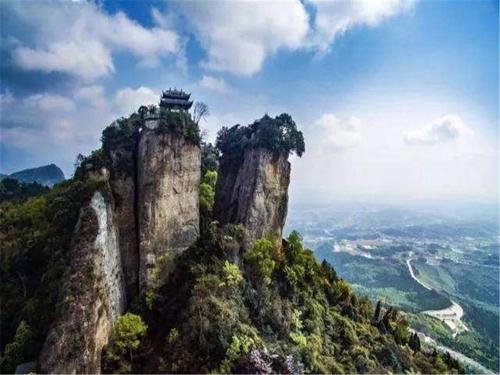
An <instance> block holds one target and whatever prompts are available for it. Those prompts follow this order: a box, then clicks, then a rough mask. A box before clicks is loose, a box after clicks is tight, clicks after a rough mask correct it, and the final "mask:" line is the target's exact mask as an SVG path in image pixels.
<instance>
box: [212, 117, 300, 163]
mask: <svg viewBox="0 0 500 375" xmlns="http://www.w3.org/2000/svg"><path fill="white" fill-rule="evenodd" d="M216 146H217V148H218V149H219V150H220V151H221V152H222V153H223V154H224V153H227V152H229V153H231V154H234V155H238V154H241V153H242V152H244V150H246V149H247V148H259V147H262V148H266V149H268V150H271V151H273V152H284V153H286V154H288V153H290V152H292V153H296V154H297V155H298V156H302V154H303V153H304V150H305V145H304V137H303V135H302V132H301V131H299V130H297V125H296V124H295V122H294V121H293V119H292V117H291V116H290V115H288V114H286V113H283V114H281V115H279V116H276V117H275V118H274V119H273V118H271V117H269V116H268V115H265V116H264V117H262V118H261V119H260V120H257V121H255V122H254V123H253V124H250V125H248V126H240V125H234V126H233V127H231V128H227V127H223V128H222V129H221V130H220V131H219V132H218V134H217V141H216Z"/></svg>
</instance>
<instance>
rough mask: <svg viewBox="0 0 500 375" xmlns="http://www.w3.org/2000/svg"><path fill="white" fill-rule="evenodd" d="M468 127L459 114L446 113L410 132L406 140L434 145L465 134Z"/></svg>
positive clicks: (412, 142)
mask: <svg viewBox="0 0 500 375" xmlns="http://www.w3.org/2000/svg"><path fill="white" fill-rule="evenodd" d="M465 131H466V127H465V125H464V123H463V121H462V119H461V118H460V117H459V116H457V115H453V114H450V115H446V116H443V117H440V118H437V119H435V120H433V121H432V122H431V123H430V124H428V125H425V126H423V127H421V128H420V129H416V130H413V131H411V132H408V133H406V134H405V136H404V140H405V142H406V143H407V144H409V145H433V144H437V143H443V142H449V141H453V140H455V139H457V138H459V137H460V136H462V135H463V134H464V132H465Z"/></svg>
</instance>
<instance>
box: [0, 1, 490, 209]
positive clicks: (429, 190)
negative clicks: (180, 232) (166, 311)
mask: <svg viewBox="0 0 500 375" xmlns="http://www.w3.org/2000/svg"><path fill="white" fill-rule="evenodd" d="M498 14H499V5H498V2H496V1H481V2H475V1H463V2H436V1H398V0H393V1H368V0H360V1H342V2H319V1H315V0H307V1H304V2H300V1H298V0H294V1H287V2H285V1H277V2H265V3H264V2H258V3H247V2H232V3H231V2H222V1H221V2H210V3H208V2H168V1H166V2H157V1H154V2H141V3H138V2H103V3H102V4H96V3H93V2H78V3H59V2H29V3H22V4H20V3H17V2H2V3H0V17H1V22H2V25H3V27H2V28H1V31H0V33H1V49H0V51H1V58H2V64H1V66H0V127H1V128H0V172H2V173H10V172H13V171H15V170H19V169H23V168H29V167H33V166H38V165H42V164H48V163H52V162H53V163H56V164H57V165H59V166H60V167H62V168H63V170H64V172H65V174H66V175H67V176H70V175H71V174H72V173H73V163H74V161H75V158H76V155H77V154H78V153H83V154H88V153H89V152H90V151H91V150H93V149H95V148H97V147H99V143H100V141H99V140H100V135H101V131H102V129H103V128H104V127H105V126H106V125H108V124H109V123H111V122H112V121H113V120H114V119H115V118H117V117H120V116H127V115H128V114H130V113H131V112H133V111H135V110H136V109H137V108H138V107H139V106H140V105H142V104H151V103H156V102H157V101H158V98H159V94H160V92H161V90H162V89H165V88H168V87H177V88H183V89H184V90H186V91H190V92H192V97H193V99H194V100H200V101H204V102H206V103H207V104H208V105H209V107H210V111H211V116H210V117H208V118H207V121H206V122H205V123H202V124H201V126H202V128H204V129H206V130H207V132H208V135H209V137H208V138H209V139H211V140H213V139H214V137H215V134H216V132H217V130H218V129H219V128H220V127H221V126H223V125H226V126H231V125H234V124H236V123H241V124H248V123H250V122H252V121H253V120H254V119H256V118H259V117H261V116H262V115H263V114H264V113H269V114H270V115H277V114H279V113H281V112H287V113H290V114H291V115H292V117H293V118H294V119H295V121H296V122H297V124H298V126H299V128H300V129H301V130H303V132H304V136H305V141H306V152H305V154H304V156H303V157H302V158H300V159H299V158H296V157H293V158H292V164H293V166H292V182H291V191H290V195H291V204H294V203H297V202H307V201H322V200H325V201H334V200H336V199H358V200H359V199H362V200H366V201H369V200H375V201H377V200H380V201H381V200H403V201H404V200H406V199H408V200H410V201H420V200H427V201H429V200H448V201H450V200H462V199H469V200H478V201H481V200H487V201H493V202H498V190H499V186H498V171H499V170H498V157H499V155H498V153H499V151H498V142H499V140H498V114H499V113H498V99H499V98H498V78H499V76H498V75H499V71H498V63H499V53H498V52H499V51H498V49H499V38H498V21H499V20H498ZM221 36H224V37H221Z"/></svg>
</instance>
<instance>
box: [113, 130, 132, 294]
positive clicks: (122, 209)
mask: <svg viewBox="0 0 500 375" xmlns="http://www.w3.org/2000/svg"><path fill="white" fill-rule="evenodd" d="M137 137H138V135H137V134H136V136H135V137H123V136H121V137H116V138H115V139H113V140H112V141H110V143H109V147H107V148H106V150H107V153H106V159H107V160H106V161H107V165H108V168H109V170H110V179H109V183H110V186H111V191H112V193H113V198H114V201H115V210H114V220H115V223H116V227H117V230H118V239H119V244H120V252H121V258H122V265H123V275H124V280H125V289H126V294H127V301H128V303H131V302H132V301H133V299H134V297H136V296H137V294H138V292H139V279H138V275H139V247H138V246H139V245H138V238H137V237H138V229H137V215H136V170H137V165H136V149H137Z"/></svg>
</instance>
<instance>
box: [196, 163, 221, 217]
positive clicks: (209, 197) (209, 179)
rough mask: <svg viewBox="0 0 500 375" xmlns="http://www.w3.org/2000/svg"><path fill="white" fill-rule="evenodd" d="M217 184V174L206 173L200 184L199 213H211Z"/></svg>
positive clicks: (213, 172) (212, 172)
mask: <svg viewBox="0 0 500 375" xmlns="http://www.w3.org/2000/svg"><path fill="white" fill-rule="evenodd" d="M216 182H217V172H216V171H207V172H206V173H205V175H204V176H203V179H202V180H201V183H200V212H201V214H202V216H203V215H205V216H206V215H208V214H210V213H211V212H212V207H213V205H214V202H215V183H216Z"/></svg>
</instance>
